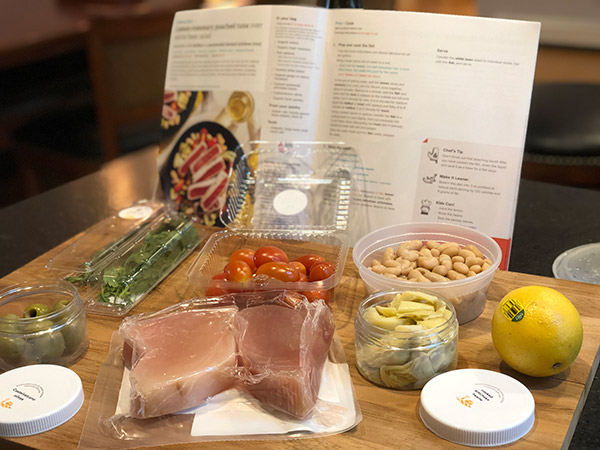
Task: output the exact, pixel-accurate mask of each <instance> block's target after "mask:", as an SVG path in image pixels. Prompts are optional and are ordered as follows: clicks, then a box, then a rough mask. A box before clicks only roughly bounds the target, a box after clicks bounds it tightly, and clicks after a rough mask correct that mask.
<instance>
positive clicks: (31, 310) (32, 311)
mask: <svg viewBox="0 0 600 450" xmlns="http://www.w3.org/2000/svg"><path fill="white" fill-rule="evenodd" d="M50 312H52V310H51V309H50V307H49V306H48V305H44V304H43V303H34V304H33V305H29V306H28V307H27V309H25V311H23V317H25V318H27V317H39V316H43V315H45V314H48V313H50Z"/></svg>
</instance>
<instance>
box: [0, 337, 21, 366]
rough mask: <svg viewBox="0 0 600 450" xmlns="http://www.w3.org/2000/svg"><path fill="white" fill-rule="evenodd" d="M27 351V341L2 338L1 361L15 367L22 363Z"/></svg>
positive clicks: (0, 345)
mask: <svg viewBox="0 0 600 450" xmlns="http://www.w3.org/2000/svg"><path fill="white" fill-rule="evenodd" d="M24 350H25V340H24V339H21V338H12V337H7V336H0V359H1V360H3V361H4V362H6V363H7V364H9V365H11V366H13V365H15V364H18V363H19V362H20V361H21V356H22V355H23V351H24Z"/></svg>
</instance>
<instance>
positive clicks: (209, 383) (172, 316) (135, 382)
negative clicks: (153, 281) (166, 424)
mask: <svg viewBox="0 0 600 450" xmlns="http://www.w3.org/2000/svg"><path fill="white" fill-rule="evenodd" d="M236 312H237V308H235V307H230V306H225V307H219V308H205V309H202V310H194V309H188V310H185V309H183V308H182V307H178V308H174V309H172V308H169V309H167V310H163V311H161V312H158V313H156V314H152V315H149V316H142V317H141V318H140V317H132V318H129V319H125V320H124V321H123V324H122V325H121V327H120V329H119V332H120V333H121V335H122V336H123V338H124V339H125V346H124V349H123V358H124V359H125V365H126V366H128V367H131V372H130V385H131V400H130V414H129V415H130V416H131V417H136V418H147V417H156V416H161V415H164V414H170V413H174V412H177V411H181V410H184V409H188V408H191V407H193V406H197V405H200V404H202V403H204V402H205V401H206V400H207V399H208V398H209V397H211V396H213V395H215V394H217V393H219V392H222V391H224V390H226V389H229V388H230V387H231V386H232V385H233V383H234V376H235V368H236V365H237V358H236V343H235V338H234V334H233V331H232V325H233V318H234V316H235V314H236Z"/></svg>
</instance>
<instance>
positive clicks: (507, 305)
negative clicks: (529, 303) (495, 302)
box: [501, 298, 525, 322]
mask: <svg viewBox="0 0 600 450" xmlns="http://www.w3.org/2000/svg"><path fill="white" fill-rule="evenodd" d="M501 308H502V314H504V317H506V318H507V319H508V320H510V321H511V322H518V321H520V320H521V319H523V317H524V316H525V308H523V305H521V303H520V302H519V300H517V299H516V298H509V299H508V300H506V301H505V302H504V303H503V304H502V306H501Z"/></svg>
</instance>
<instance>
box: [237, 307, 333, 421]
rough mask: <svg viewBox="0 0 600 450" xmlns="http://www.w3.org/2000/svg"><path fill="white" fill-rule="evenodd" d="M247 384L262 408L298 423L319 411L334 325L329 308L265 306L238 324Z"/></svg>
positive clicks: (250, 310)
mask: <svg viewBox="0 0 600 450" xmlns="http://www.w3.org/2000/svg"><path fill="white" fill-rule="evenodd" d="M235 330H236V334H237V338H238V349H239V352H240V361H241V364H242V366H243V367H244V369H246V371H247V375H246V377H245V380H244V384H245V386H246V388H247V389H248V391H249V392H250V393H251V394H252V395H253V396H254V397H256V399H258V400H259V401H260V402H261V403H262V404H263V405H266V406H269V407H271V408H274V409H276V410H279V411H284V412H286V413H288V414H290V415H292V416H294V417H297V418H299V419H302V418H304V417H306V416H307V415H308V414H309V413H310V412H311V411H312V410H313V407H314V406H315V403H316V401H317V396H318V394H319V387H320V385H321V375H322V372H323V365H324V364H325V361H326V359H327V354H328V352H329V346H330V344H331V340H332V338H333V333H334V322H333V317H332V314H331V311H330V310H329V308H328V307H327V306H326V305H325V303H323V302H321V301H319V302H314V303H308V302H306V301H304V302H302V303H301V304H299V305H297V306H296V307H288V306H284V305H278V304H264V305H260V306H252V307H249V308H246V309H243V310H241V311H240V312H239V313H238V314H237V316H236V318H235Z"/></svg>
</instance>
